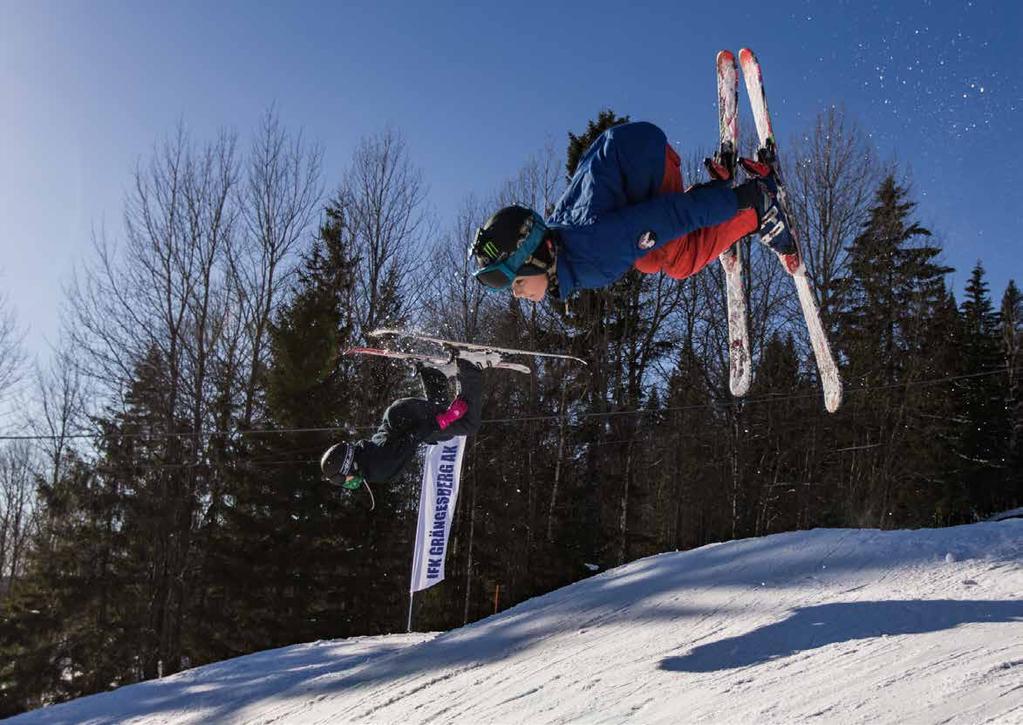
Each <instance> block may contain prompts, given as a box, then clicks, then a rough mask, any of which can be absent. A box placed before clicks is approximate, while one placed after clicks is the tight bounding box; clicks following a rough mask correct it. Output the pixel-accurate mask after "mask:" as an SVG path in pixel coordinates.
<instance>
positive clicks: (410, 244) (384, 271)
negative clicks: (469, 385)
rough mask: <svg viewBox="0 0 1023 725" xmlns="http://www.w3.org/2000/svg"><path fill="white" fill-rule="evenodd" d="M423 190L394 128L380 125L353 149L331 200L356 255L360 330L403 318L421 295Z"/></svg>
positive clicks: (425, 230)
mask: <svg viewBox="0 0 1023 725" xmlns="http://www.w3.org/2000/svg"><path fill="white" fill-rule="evenodd" d="M426 191H427V189H426V184H425V183H424V181H423V175H422V172H421V171H420V170H419V169H418V168H416V167H415V166H414V165H413V163H412V161H411V159H410V158H409V155H408V148H407V146H406V143H405V140H404V139H403V138H402V136H401V135H400V134H399V133H398V132H397V131H394V130H392V129H388V130H385V131H384V132H382V133H380V134H378V135H376V136H371V137H369V138H366V139H364V140H363V141H362V143H360V144H359V146H358V148H356V150H355V155H354V157H353V159H352V166H351V168H350V169H349V171H348V173H347V174H346V176H345V178H344V180H343V181H342V183H341V187H340V189H339V190H338V194H337V199H336V205H337V207H338V208H339V209H340V210H341V212H342V214H343V217H344V219H345V222H346V227H347V229H346V231H347V233H348V234H349V235H350V237H351V241H352V245H351V246H352V249H354V250H355V253H356V255H357V256H358V258H359V271H358V275H357V286H356V293H357V303H358V304H357V314H358V317H359V320H358V322H359V326H360V328H361V329H362V330H363V331H369V330H372V329H374V328H376V327H379V326H381V325H382V324H385V323H393V322H397V321H399V320H402V319H404V318H406V317H407V316H408V314H409V313H410V311H411V310H413V309H416V308H417V306H418V305H419V303H420V301H421V299H422V297H423V293H422V290H421V289H420V288H419V287H418V286H417V282H416V280H417V277H416V272H417V271H418V268H419V267H420V265H421V263H422V261H423V260H424V259H425V255H426V252H427V241H428V239H429V237H430V234H431V233H432V225H431V223H430V221H429V218H428V216H427V213H426Z"/></svg>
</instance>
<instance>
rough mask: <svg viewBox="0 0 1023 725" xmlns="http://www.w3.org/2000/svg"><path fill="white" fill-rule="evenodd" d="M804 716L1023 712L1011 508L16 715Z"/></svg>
mask: <svg viewBox="0 0 1023 725" xmlns="http://www.w3.org/2000/svg"><path fill="white" fill-rule="evenodd" d="M441 586H443V585H441ZM808 720H814V721H822V720H823V721H825V722H843V723H846V722H870V723H873V722H892V723H894V722H899V723H903V722H910V723H934V722H961V723H982V722H998V723H1006V722H1018V723H1023V520H1020V519H1011V520H1006V521H1000V522H988V523H981V524H975V525H972V526H961V527H956V528H950V529H937V530H920V531H894V532H880V531H874V530H815V531H808V532H796V533H790V534H779V535H776V536H769V537H765V538H761V539H748V540H744V541H735V542H731V543H727V544H718V545H713V546H706V547H703V548H701V549H697V550H695V551H689V552H683V553H673V554H663V555H660V556H655V557H651V558H649V559H644V560H641V561H637V562H634V563H632V564H630V565H628V566H624V567H621V568H619V569H616V570H614V571H610V572H606V573H604V574H601V575H599V576H595V577H592V578H590V579H587V580H586V581H583V582H579V583H577V584H575V585H572V586H569V587H566V588H564V589H562V590H560V591H557V592H554V593H552V594H549V595H547V596H544V597H539V598H537V599H534V600H531V601H529V602H526V603H524V604H522V605H519V606H517V607H515V608H513V609H510V610H508V611H506V612H504V613H502V614H500V615H498V616H495V617H491V618H489V619H487V620H484V621H482V622H478V623H476V624H474V625H472V626H468V627H463V628H461V629H458V630H454V631H451V632H448V633H445V634H442V635H423V634H420V635H408V636H404V635H394V636H388V637H373V638H358V639H351V640H342V641H337V642H318V643H314V644H308V645H300V646H296V647H288V648H285V649H280V650H275V651H271V652H262V653H259V654H256V655H251V656H248V657H241V658H238V659H236V660H231V661H228V662H222V663H219V664H216V665H210V666H207V667H201V668H197V669H194V670H190V671H188V672H183V673H180V674H178V675H176V676H174V677H168V678H165V679H164V680H161V681H157V682H149V683H143V684H139V685H134V686H131V687H124V688H122V689H120V690H117V691H115V692H112V693H106V694H103V695H96V696H93V697H89V698H83V699H81V700H78V701H76V702H72V703H68V704H66V705H62V706H59V707H53V708H49V709H46V710H42V711H37V712H34V713H28V714H27V715H24V716H22V717H20V718H15V719H14V720H12V721H11V722H12V723H33V722H47V723H81V722H89V723H113V722H124V721H129V722H148V723H185V722H188V723H193V722H194V723H198V722H224V721H227V722H253V723H270V722H274V723H278V722H302V723H335V722H374V723H377V722H381V723H410V722H411V723H420V722H431V723H444V722H457V723H486V722H498V723H546V722H601V723H605V722H606V723H620V722H626V721H628V722H636V723H679V722H740V723H742V722H756V723H764V722H786V723H788V722H801V721H808Z"/></svg>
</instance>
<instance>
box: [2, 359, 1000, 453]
mask: <svg viewBox="0 0 1023 725" xmlns="http://www.w3.org/2000/svg"><path fill="white" fill-rule="evenodd" d="M1008 371H1009V368H1008V367H1002V368H995V369H992V370H985V371H982V372H977V373H966V374H963V375H953V376H948V377H943V378H930V379H925V380H913V381H908V382H902V383H889V384H887V385H872V386H864V387H860V388H850V389H847V390H846V391H845V395H846V396H848V395H857V394H863V393H873V392H879V391H883V390H893V389H897V388H909V387H923V386H931V385H941V384H944V383H952V382H956V381H958V380H967V379H971V378H979V377H986V376H990V375H999V374H1002V373H1005V372H1008ZM817 397H819V393H810V392H806V393H796V394H791V395H763V396H759V397H751V398H739V399H737V400H739V401H741V404H742V405H743V406H747V405H763V404H766V403H781V402H791V401H795V400H807V399H811V398H817ZM721 407H722V405H721V404H720V403H693V404H691V405H679V406H669V407H666V408H633V409H629V410H609V411H593V412H588V413H579V414H572V415H569V416H565V415H558V414H549V415H531V416H510V417H505V418H487V419H484V420H483V424H484V425H488V424H489V425H494V424H507V423H534V422H537V421H544V420H559V419H561V418H565V417H568V418H571V419H573V420H584V419H588V418H610V417H616V416H623V415H661V414H665V413H672V412H681V411H686V410H709V409H718V408H721ZM373 428H375V426H360V427H359V428H358V429H359V430H370V429H373ZM350 430H351V428H350V427H342V426H321V427H303V428H252V429H235V430H209V431H203V430H199V431H181V432H152V431H150V432H134V433H133V432H123V431H118V432H116V433H96V432H92V433H89V432H75V433H68V434H66V435H52V434H51V435H0V441H43V440H62V441H68V440H99V439H103V438H121V439H145V440H162V439H168V438H208V437H211V436H242V437H244V436H262V435H282V434H296V433H345V432H349V431H350Z"/></svg>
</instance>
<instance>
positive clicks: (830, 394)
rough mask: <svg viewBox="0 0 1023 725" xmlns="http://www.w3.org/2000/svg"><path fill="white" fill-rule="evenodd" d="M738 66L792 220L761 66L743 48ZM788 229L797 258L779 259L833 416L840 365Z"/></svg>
mask: <svg viewBox="0 0 1023 725" xmlns="http://www.w3.org/2000/svg"><path fill="white" fill-rule="evenodd" d="M739 66H740V67H741V68H742V76H743V79H744V80H745V82H746V93H747V95H748V96H749V100H750V105H751V106H752V109H753V121H754V123H755V124H756V127H757V136H758V138H759V140H760V147H759V149H758V150H757V161H759V162H760V163H761V164H765V165H767V166H769V167H770V168H771V171H772V172H773V174H774V177H775V179H776V180H777V182H778V201H779V204H780V205H781V209H782V212H783V213H784V214H785V215H786V216H787V217H789V219H790V220H791V218H792V217H791V214H790V212H789V204H788V198H787V195H786V192H785V184H784V182H783V177H782V173H781V164H780V163H779V161H778V145H777V143H776V140H775V137H774V129H773V128H772V127H771V116H770V114H769V113H768V110H767V95H766V94H765V92H764V76H763V73H762V72H761V69H760V63H759V62H758V61H757V57H756V56H755V55H754V54H753V51H752V50H750V49H749V48H743V49H742V50H740V51H739ZM789 226H790V227H791V232H792V235H793V238H794V239H795V240H796V250H797V251H796V253H795V254H779V255H778V259H779V260H780V261H781V264H782V266H783V267H784V268H785V271H786V272H788V273H789V274H790V275H792V280H793V282H795V285H796V292H797V293H798V295H799V306H800V307H801V308H802V310H803V319H804V320H805V321H806V329H807V331H808V332H809V334H810V345H811V346H812V347H813V354H814V357H815V358H816V360H817V371H818V374H819V376H820V381H821V387H822V388H823V391H824V407H825V408H827V410H828V412H830V413H834V412H835V411H836V410H838V407H839V406H840V405H841V404H842V379H841V377H839V373H838V365H837V364H836V363H835V358H834V356H833V355H832V353H831V345H830V344H829V343H828V337H827V335H826V334H825V332H824V326H823V325H822V324H821V317H820V310H819V309H818V307H817V301H816V299H815V297H814V293H813V290H812V289H811V288H810V280H809V278H808V277H807V275H806V267H805V265H804V264H803V255H802V253H801V252H800V251H799V249H800V247H799V240H798V238H797V237H796V229H795V227H793V226H792V225H791V224H789Z"/></svg>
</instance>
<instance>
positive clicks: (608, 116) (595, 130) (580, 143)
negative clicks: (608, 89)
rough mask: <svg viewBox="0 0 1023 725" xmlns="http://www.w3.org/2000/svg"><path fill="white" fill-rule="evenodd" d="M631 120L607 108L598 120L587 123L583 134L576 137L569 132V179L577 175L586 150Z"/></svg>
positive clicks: (567, 153)
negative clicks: (598, 139) (608, 132)
mask: <svg viewBox="0 0 1023 725" xmlns="http://www.w3.org/2000/svg"><path fill="white" fill-rule="evenodd" d="M629 120H630V119H629V117H628V116H619V115H618V114H616V113H615V112H614V111H612V110H611V109H610V108H607V109H604V110H603V111H601V112H600V113H598V114H597V118H596V120H592V121H587V122H586V130H585V131H584V132H583V133H581V134H579V135H578V136H576V135H575V134H574V133H572V132H571V131H569V132H568V150H567V151H566V152H565V154H566V157H567V160H566V162H565V170H566V171H567V172H568V176H569V178H571V177H572V174H574V173H575V170H576V168H577V167H578V166H579V160H580V159H581V158H582V157H583V154H584V153H586V149H588V148H589V147H590V145H591V144H592V143H593V142H594V141H596V140H597V137H598V136H600V134H602V133H604V131H606V130H607V129H609V128H613V127H614V126H620V125H622V124H623V123H628V122H629Z"/></svg>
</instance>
